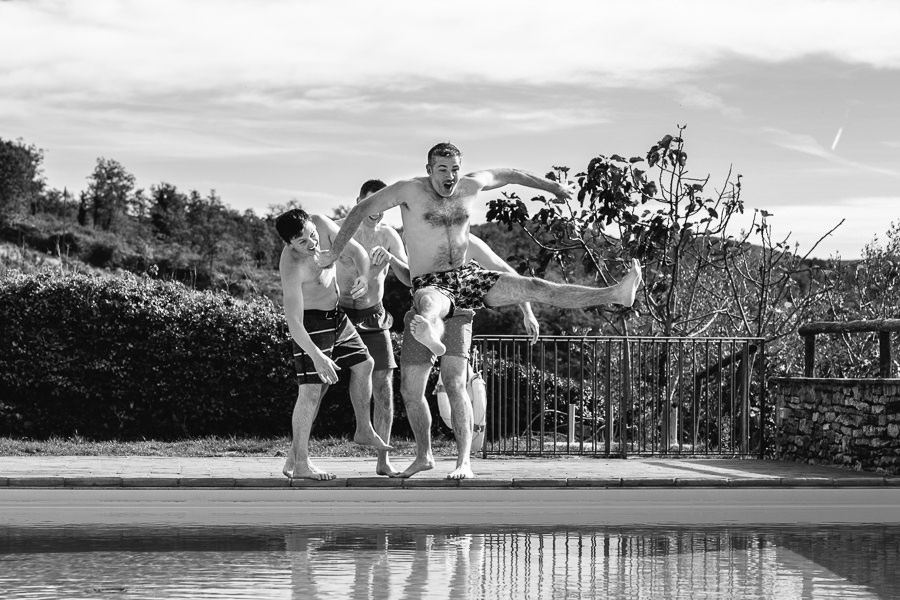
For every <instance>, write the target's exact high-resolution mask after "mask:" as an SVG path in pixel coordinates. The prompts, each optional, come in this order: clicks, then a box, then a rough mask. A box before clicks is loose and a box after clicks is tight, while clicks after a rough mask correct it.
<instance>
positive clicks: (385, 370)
mask: <svg viewBox="0 0 900 600" xmlns="http://www.w3.org/2000/svg"><path fill="white" fill-rule="evenodd" d="M385 187H386V186H385V184H384V182H383V181H381V180H380V179H370V180H368V181H366V182H365V183H363V184H362V186H361V187H360V189H359V196H358V197H357V199H356V201H357V202H361V201H362V200H365V199H366V198H368V197H369V196H371V195H372V194H374V193H375V192H377V191H379V190H381V189H384V188H385ZM383 216H384V215H383V214H382V213H375V214H372V215H369V216H368V217H367V218H365V219H364V220H363V222H362V225H361V226H360V228H359V229H357V230H356V232H355V233H354V234H353V240H354V241H356V242H358V243H359V244H360V245H361V246H362V248H363V250H365V251H366V253H367V254H368V256H369V259H370V261H371V267H370V268H369V269H368V270H367V271H366V272H365V273H360V271H359V270H358V269H357V265H356V261H355V260H354V259H353V257H352V256H346V255H345V256H342V257H341V258H340V259H338V261H337V280H338V290H340V296H339V299H338V303H339V304H340V306H341V308H342V309H343V311H344V312H345V313H346V314H347V316H348V317H349V318H350V321H351V322H352V323H353V324H354V325H355V326H356V331H357V332H358V333H359V335H360V337H361V338H362V341H363V343H365V345H366V348H368V350H369V354H370V355H371V356H372V359H373V360H374V370H373V371H372V397H373V398H372V399H373V403H374V410H373V411H372V412H373V416H372V421H373V425H374V427H375V431H376V432H377V433H378V435H379V436H381V439H382V440H384V441H385V442H386V443H390V439H391V427H392V425H393V421H394V369H396V368H397V363H396V361H395V360H394V347H393V344H392V343H391V333H390V329H391V325H392V324H393V322H394V320H393V317H391V313H389V312H388V311H387V310H386V309H385V307H384V304H383V303H382V300H383V299H384V281H385V278H386V276H387V270H388V267H389V266H390V267H392V268H393V269H394V271H395V272H396V270H397V268H398V267H400V266H402V268H404V269H406V268H407V266H406V260H407V258H406V250H405V249H404V248H403V241H402V240H401V239H400V234H399V233H397V230H395V229H394V228H393V227H391V226H390V225H385V224H384V223H382V222H381V220H382V218H383ZM337 223H338V224H340V221H338V222H337ZM358 278H365V280H366V282H367V284H368V288H367V291H366V293H364V294H362V295H357V296H354V295H353V294H351V292H350V290H351V289H352V286H353V283H354V281H356V280H357V279H358ZM375 472H376V473H377V474H378V475H388V476H394V475H397V474H399V471H397V470H396V469H394V467H393V466H392V465H391V462H390V459H389V457H388V451H387V450H378V458H377V462H376V464H375Z"/></svg>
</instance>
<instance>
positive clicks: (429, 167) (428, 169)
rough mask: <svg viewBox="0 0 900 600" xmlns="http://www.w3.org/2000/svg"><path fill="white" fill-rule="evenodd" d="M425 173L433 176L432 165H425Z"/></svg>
mask: <svg viewBox="0 0 900 600" xmlns="http://www.w3.org/2000/svg"><path fill="white" fill-rule="evenodd" d="M425 172H426V173H428V174H429V175H431V165H430V164H427V165H425Z"/></svg>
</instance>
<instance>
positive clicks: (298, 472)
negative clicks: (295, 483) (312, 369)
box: [281, 383, 334, 480]
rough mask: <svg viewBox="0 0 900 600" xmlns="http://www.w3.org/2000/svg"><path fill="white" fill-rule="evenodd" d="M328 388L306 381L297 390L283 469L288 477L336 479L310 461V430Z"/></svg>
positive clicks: (332, 474)
mask: <svg viewBox="0 0 900 600" xmlns="http://www.w3.org/2000/svg"><path fill="white" fill-rule="evenodd" d="M327 390H328V386H327V385H321V384H315V383H306V384H302V385H301V386H300V389H299V391H298V392H297V402H296V403H295V404H294V412H293V413H292V415H291V433H292V439H291V449H290V452H288V456H287V460H286V461H285V463H284V468H283V469H282V470H281V472H282V473H284V476H285V477H287V478H288V479H320V480H325V479H334V473H327V472H325V471H322V470H320V469H318V468H316V467H315V465H313V464H312V463H311V462H310V461H309V432H310V431H311V430H312V424H313V420H314V419H315V418H316V413H317V412H318V410H319V402H321V401H322V397H323V396H324V395H325V392H326V391H327Z"/></svg>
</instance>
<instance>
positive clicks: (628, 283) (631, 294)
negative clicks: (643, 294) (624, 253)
mask: <svg viewBox="0 0 900 600" xmlns="http://www.w3.org/2000/svg"><path fill="white" fill-rule="evenodd" d="M643 282H644V277H643V275H642V274H641V265H640V263H638V261H637V259H631V270H629V271H628V273H627V274H626V275H625V277H624V278H623V279H622V281H620V282H619V284H618V285H619V286H621V289H622V290H623V291H622V294H623V299H622V302H620V304H622V305H624V306H632V305H633V304H634V299H635V297H636V296H637V291H638V288H639V287H641V284H642V283H643Z"/></svg>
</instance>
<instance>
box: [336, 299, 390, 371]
mask: <svg viewBox="0 0 900 600" xmlns="http://www.w3.org/2000/svg"><path fill="white" fill-rule="evenodd" d="M342 310H343V311H344V312H345V313H347V317H348V318H349V319H350V322H352V323H353V324H354V325H355V326H356V331H357V332H358V333H359V336H360V337H361V338H362V341H363V343H364V344H365V345H366V348H368V349H369V354H371V355H372V359H374V360H375V370H376V371H381V370H384V369H396V368H397V362H396V361H395V360H394V346H393V345H392V344H391V333H390V329H391V325H393V324H394V318H393V317H392V316H391V313H389V312H387V311H386V310H384V305H383V304H381V302H379V303H378V304H376V305H375V306H370V307H368V308H358V309H357V308H350V307H346V306H345V307H342Z"/></svg>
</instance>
